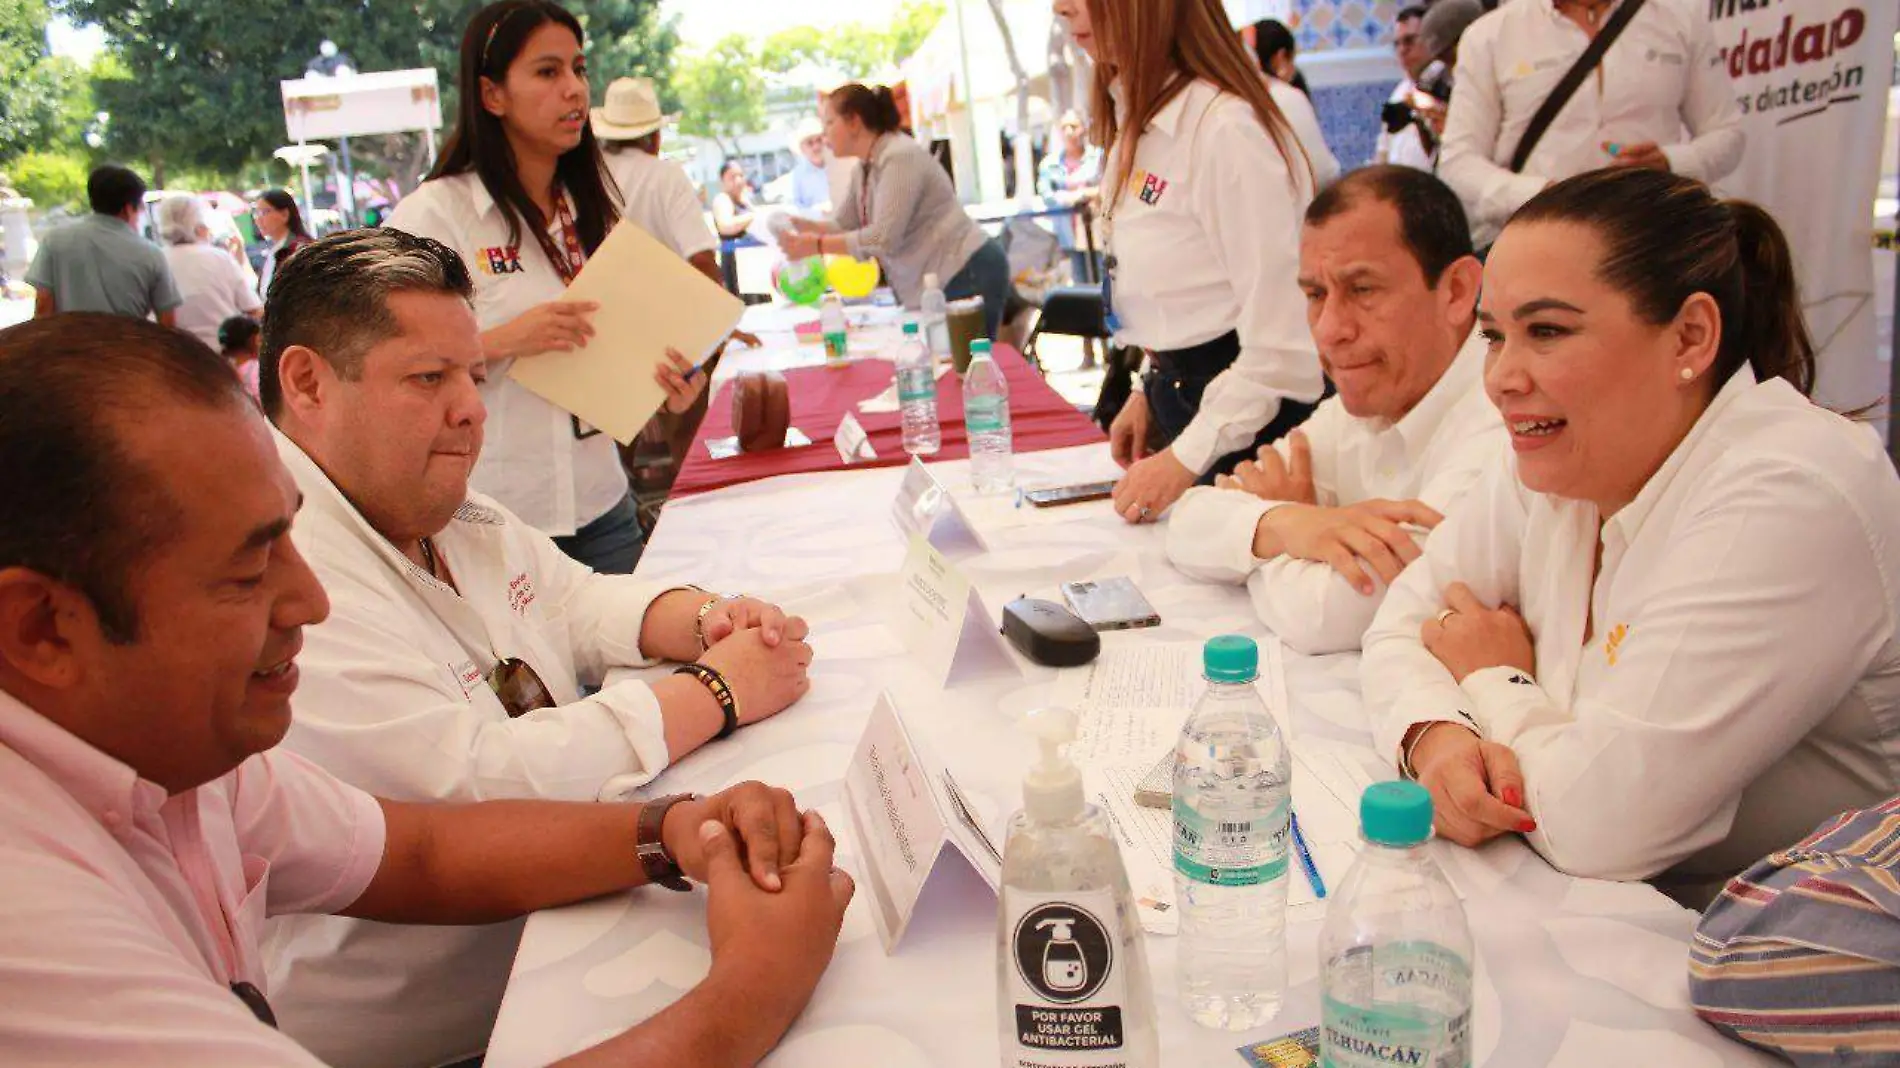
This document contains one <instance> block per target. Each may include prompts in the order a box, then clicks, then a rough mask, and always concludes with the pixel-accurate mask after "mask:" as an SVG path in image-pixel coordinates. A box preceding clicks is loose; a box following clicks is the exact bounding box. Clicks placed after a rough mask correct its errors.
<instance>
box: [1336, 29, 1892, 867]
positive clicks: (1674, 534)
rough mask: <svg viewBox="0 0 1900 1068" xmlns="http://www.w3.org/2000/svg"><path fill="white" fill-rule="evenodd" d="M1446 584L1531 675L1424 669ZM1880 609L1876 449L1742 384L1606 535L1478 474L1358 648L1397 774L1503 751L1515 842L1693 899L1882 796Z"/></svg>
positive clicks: (1778, 386) (1886, 509)
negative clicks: (1432, 745)
mask: <svg viewBox="0 0 1900 1068" xmlns="http://www.w3.org/2000/svg"><path fill="white" fill-rule="evenodd" d="M1519 2H1520V3H1522V2H1527V0H1519ZM1599 530H1600V533H1599ZM1599 552H1601V554H1602V564H1601V567H1600V569H1599V570H1598V572H1597V574H1596V575H1595V578H1594V580H1593V578H1592V565H1593V561H1594V560H1595V558H1596V556H1597V554H1598V553H1599ZM1453 582H1463V583H1465V584H1466V585H1468V586H1470V587H1471V589H1472V591H1473V592H1474V593H1475V594H1476V595H1477V597H1478V599H1479V600H1481V601H1483V602H1485V603H1486V604H1488V605H1492V606H1496V605H1498V604H1500V603H1508V604H1512V605H1515V606H1516V607H1517V609H1518V610H1519V611H1520V612H1522V613H1523V615H1524V621H1525V622H1526V623H1527V624H1529V626H1530V630H1531V634H1532V635H1533V637H1534V639H1535V646H1536V655H1537V664H1536V668H1537V670H1536V673H1535V676H1534V677H1532V676H1529V675H1526V674H1524V673H1521V672H1518V671H1514V670H1511V669H1509V668H1493V669H1490V670H1486V671H1480V672H1476V673H1474V674H1473V675H1471V676H1470V677H1468V678H1467V679H1465V681H1464V685H1463V686H1460V685H1459V684H1457V683H1456V682H1454V681H1453V680H1452V677H1451V675H1450V673H1449V672H1447V671H1446V670H1445V668H1444V666H1443V665H1441V664H1440V663H1439V662H1438V661H1437V660H1436V659H1435V658H1434V657H1433V656H1432V655H1431V654H1430V653H1429V652H1427V651H1426V650H1425V647H1424V645H1423V643H1422V642H1421V641H1420V638H1419V630H1420V628H1421V627H1422V626H1423V625H1424V623H1425V622H1426V621H1427V620H1430V619H1431V618H1432V617H1434V616H1435V615H1437V614H1438V612H1439V611H1440V610H1441V609H1442V608H1444V607H1445V603H1444V594H1443V591H1444V589H1445V587H1447V586H1449V585H1450V584H1451V583H1453ZM1897 605H1900V480H1896V478H1895V477H1894V470H1893V466H1892V464H1891V463H1890V462H1889V461H1888V459H1887V456H1886V453H1885V452H1884V451H1882V449H1881V445H1880V441H1879V439H1878V438H1877V437H1875V436H1874V435H1872V434H1870V433H1868V432H1867V430H1866V429H1865V428H1862V427H1857V426H1855V425H1853V424H1852V423H1849V422H1848V421H1846V420H1844V419H1842V418H1841V417H1839V416H1837V415H1834V414H1833V413H1831V412H1828V411H1826V410H1825V409H1823V408H1820V407H1818V406H1816V405H1814V404H1812V403H1810V402H1809V401H1808V400H1807V399H1806V398H1804V397H1802V396H1801V395H1800V394H1798V393H1796V392H1795V390H1794V389H1793V388H1791V387H1790V386H1789V385H1788V384H1787V383H1785V382H1783V381H1781V380H1779V379H1776V380H1774V381H1771V382H1766V383H1762V384H1759V385H1758V384H1756V383H1755V381H1754V377H1753V375H1752V373H1751V372H1750V371H1749V370H1747V369H1746V368H1744V369H1743V370H1742V371H1740V372H1739V373H1737V374H1736V376H1735V377H1734V378H1733V379H1731V380H1730V381H1729V383H1728V384H1727V385H1726V386H1724V387H1723V389H1722V390H1721V392H1720V393H1719V394H1718V395H1717V396H1716V399H1715V402H1714V404H1713V405H1712V406H1711V407H1710V408H1709V410H1708V411H1707V412H1705V413H1703V416H1702V418H1701V419H1700V420H1698V421H1697V423H1696V425H1695V427H1694V428H1693V429H1692V430H1691V431H1690V432H1689V435H1688V437H1686V438H1685V439H1684V440H1683V442H1682V444H1680V445H1679V446H1677V447H1676V450H1675V452H1673V453H1672V454H1670V456H1669V458H1668V460H1666V461H1665V462H1664V463H1663V465H1662V467H1661V468H1660V469H1659V470H1658V471H1657V472H1656V474H1655V475H1654V476H1652V477H1651V478H1650V480H1649V482H1648V484H1647V485H1645V486H1644V487H1643V489H1642V492H1640V493H1639V494H1638V495H1637V497H1636V499H1635V500H1634V501H1633V502H1631V503H1630V504H1629V505H1627V506H1626V507H1624V508H1623V509H1622V510H1621V511H1619V512H1617V513H1616V514H1615V515H1613V516H1610V517H1609V518H1608V519H1607V520H1601V521H1600V517H1599V516H1598V515H1597V511H1596V508H1595V506H1594V505H1591V504H1588V503H1585V502H1583V501H1576V500H1568V499H1565V498H1559V497H1552V496H1547V495H1544V494H1539V493H1533V492H1531V491H1530V490H1527V489H1525V488H1524V487H1523V485H1522V484H1521V483H1520V482H1519V481H1518V479H1517V464H1516V458H1515V457H1514V456H1513V455H1511V454H1510V453H1508V452H1505V453H1500V454H1499V459H1498V462H1497V463H1495V464H1493V465H1492V466H1491V467H1490V468H1489V469H1488V470H1487V471H1486V472H1485V474H1484V476H1483V478H1482V479H1481V480H1480V481H1479V483H1478V484H1477V486H1475V487H1474V488H1473V489H1472V491H1471V493H1470V494H1469V495H1467V496H1466V498H1465V502H1464V505H1463V506H1462V507H1461V508H1460V509H1459V510H1458V511H1457V512H1456V513H1455V514H1453V515H1452V517H1451V518H1450V519H1449V520H1447V521H1446V523H1445V524H1444V525H1442V526H1440V527H1439V528H1438V530H1437V532H1436V533H1434V534H1433V536H1432V538H1431V542H1430V544H1429V545H1427V547H1426V550H1425V555H1424V557H1423V558H1421V559H1420V560H1419V561H1417V562H1416V563H1414V564H1413V565H1412V566H1411V567H1410V568H1408V569H1407V570H1406V572H1405V574H1404V575H1403V576H1401V577H1400V579H1399V581H1398V582H1397V583H1396V584H1394V586H1393V588H1392V591H1391V593H1390V594H1388V595H1387V597H1386V601H1385V606H1384V607H1383V608H1382V609H1381V610H1380V612H1379V615H1378V618H1377V619H1376V620H1375V621H1374V623H1373V625H1372V629H1371V630H1370V631H1369V632H1368V633H1367V634H1366V655H1365V661H1364V665H1363V673H1364V684H1365V697H1366V706H1367V711H1368V712H1369V713H1370V715H1371V717H1372V722H1373V726H1374V729H1375V732H1376V734H1377V736H1378V742H1379V745H1380V747H1381V750H1382V751H1383V752H1384V753H1386V754H1387V755H1389V756H1392V757H1393V758H1394V759H1396V757H1397V754H1398V747H1399V741H1400V739H1402V738H1403V737H1404V735H1405V733H1406V731H1407V730H1408V729H1409V728H1411V727H1412V726H1413V725H1415V724H1418V723H1424V722H1430V721H1434V720H1446V721H1451V722H1462V723H1465V724H1467V725H1470V726H1473V727H1475V728H1476V729H1477V730H1479V731H1481V732H1482V733H1483V735H1484V736H1485V737H1486V738H1489V739H1491V740H1493V741H1496V742H1500V743H1503V744H1505V745H1508V746H1510V747H1511V748H1512V749H1514V750H1516V752H1517V756H1518V759H1519V760H1520V761H1521V762H1522V765H1523V770H1524V779H1525V783H1526V793H1525V797H1526V801H1527V807H1528V808H1529V810H1530V813H1531V815H1532V816H1533V817H1534V818H1535V819H1536V820H1537V830H1536V831H1535V832H1534V833H1532V834H1530V835H1529V836H1528V837H1529V840H1530V843H1531V845H1532V846H1533V847H1535V848H1536V849H1537V851H1538V852H1539V853H1542V854H1543V855H1544V857H1545V858H1546V859H1548V860H1549V861H1550V862H1551V864H1553V865H1554V866H1556V867H1557V868H1558V869H1560V870H1562V871H1565V872H1569V873H1570V874H1573V875H1579V876H1585V877H1590V878H1602V879H1648V878H1651V877H1655V876H1659V875H1664V874H1665V873H1667V875H1666V878H1665V879H1664V881H1665V882H1666V883H1669V884H1673V885H1677V886H1681V887H1685V888H1696V889H1694V890H1691V891H1689V894H1690V896H1707V895H1708V894H1711V893H1712V892H1713V891H1714V890H1716V889H1719V886H1720V880H1721V879H1722V878H1723V877H1725V876H1726V875H1730V874H1733V873H1735V872H1737V871H1739V870H1741V868H1743V867H1744V866H1746V865H1748V864H1750V863H1752V862H1754V861H1755V860H1757V859H1759V858H1760V857H1762V856H1765V855H1767V854H1768V853H1770V852H1772V851H1774V850H1777V849H1781V848H1784V847H1786V846H1787V845H1788V844H1789V843H1791V842H1794V841H1797V840H1799V839H1801V838H1803V837H1805V836H1806V835H1807V834H1808V832H1809V831H1811V830H1813V828H1814V826H1815V825H1816V824H1817V823H1819V822H1820V821H1822V820H1823V819H1825V818H1827V817H1828V816H1831V815H1833V814H1835V813H1837V812H1841V811H1844V810H1847V809H1853V808H1862V807H1865V806H1867V805H1869V804H1872V803H1874V802H1876V801H1880V800H1884V799H1885V798H1887V797H1889V796H1891V795H1892V794H1893V793H1895V792H1896V790H1900V641H1896V636H1895V614H1896V608H1897Z"/></svg>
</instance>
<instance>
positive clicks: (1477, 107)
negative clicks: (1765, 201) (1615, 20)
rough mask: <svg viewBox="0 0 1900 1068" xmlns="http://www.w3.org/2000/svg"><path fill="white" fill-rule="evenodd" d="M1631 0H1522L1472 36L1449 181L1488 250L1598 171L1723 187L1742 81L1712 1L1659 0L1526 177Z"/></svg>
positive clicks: (1444, 173) (1738, 157) (1445, 170)
mask: <svg viewBox="0 0 1900 1068" xmlns="http://www.w3.org/2000/svg"><path fill="white" fill-rule="evenodd" d="M1623 2H1626V0H1513V2H1511V3H1507V4H1504V5H1502V6H1500V7H1499V8H1498V9H1497V10H1495V11H1493V12H1491V13H1490V14H1488V15H1485V16H1484V17H1483V18H1481V19H1479V20H1477V21H1476V22H1475V23H1473V24H1472V26H1471V28H1470V29H1469V30H1467V31H1465V34H1464V36H1463V37H1462V38H1461V39H1460V41H1459V44H1458V69H1457V89H1456V91H1454V92H1453V93H1452V97H1451V112H1450V114H1449V116H1448V117H1447V119H1446V126H1445V140H1444V146H1443V148H1442V149H1441V152H1440V161H1439V171H1438V173H1439V176H1440V177H1442V178H1444V179H1445V181H1446V182H1448V183H1450V184H1451V187H1452V188H1453V189H1456V190H1457V191H1458V195H1459V196H1461V197H1463V198H1464V201H1465V211H1466V213H1467V214H1469V215H1470V216H1471V227H1472V242H1473V243H1474V244H1476V245H1477V246H1478V248H1480V249H1483V248H1487V247H1489V246H1490V244H1491V242H1492V241H1493V240H1495V239H1496V237H1497V233H1498V231H1499V230H1500V229H1501V228H1502V227H1503V226H1504V223H1505V220H1507V219H1509V218H1510V217H1511V213H1512V212H1514V211H1516V210H1517V209H1518V208H1519V207H1520V206H1521V205H1523V204H1524V202H1525V201H1528V200H1529V199H1530V198H1532V197H1534V196H1536V195H1537V194H1538V192H1539V191H1540V190H1542V189H1543V188H1544V187H1545V186H1547V185H1549V184H1550V183H1552V182H1554V181H1557V180H1558V179H1562V178H1568V177H1570V176H1572V175H1576V174H1582V173H1583V172H1585V171H1590V170H1595V169H1596V168H1598V167H1649V168H1654V169H1657V170H1666V171H1674V172H1676V173H1678V174H1682V175H1686V176H1688V177H1690V178H1698V179H1701V180H1702V181H1704V182H1716V181H1719V180H1721V179H1722V178H1723V177H1724V176H1726V175H1727V174H1728V173H1729V172H1730V171H1732V170H1734V169H1735V167H1736V165H1737V164H1739V163H1741V161H1742V150H1743V148H1744V147H1745V144H1744V135H1743V133H1742V128H1741V116H1740V115H1739V113H1738V112H1737V111H1736V108H1735V90H1734V85H1733V83H1731V82H1730V81H1729V76H1728V70H1727V68H1725V67H1724V66H1723V65H1722V64H1721V63H1720V62H1719V59H1720V51H1719V49H1718V48H1717V46H1716V44H1715V38H1714V36H1713V34H1712V32H1711V31H1710V29H1709V17H1708V10H1707V7H1708V5H1707V4H1705V3H1703V0H1648V2H1647V3H1646V4H1644V5H1643V8H1642V10H1641V11H1639V12H1638V13H1637V14H1636V17H1635V18H1634V19H1633V20H1632V21H1631V22H1630V24H1629V26H1628V28H1626V29H1625V30H1624V31H1623V35H1622V36H1621V37H1618V38H1617V39H1616V43H1615V44H1613V45H1611V46H1610V50H1609V51H1608V52H1607V53H1605V54H1604V56H1603V62H1602V63H1601V64H1599V65H1598V67H1597V69H1596V70H1595V71H1594V72H1592V73H1591V75H1590V77H1589V79H1588V80H1586V81H1585V82H1584V83H1583V85H1582V86H1580V87H1579V88H1578V89H1577V93H1576V95H1575V96H1573V97H1571V98H1570V102H1569V103H1567V104H1566V105H1564V109H1563V110H1562V111H1561V112H1559V113H1558V115H1557V119H1556V121H1555V122H1553V123H1552V124H1551V126H1550V129H1549V130H1548V131H1547V132H1546V133H1545V134H1544V136H1543V139H1542V140H1540V141H1539V142H1538V143H1537V148H1536V150H1535V151H1533V152H1532V153H1531V155H1530V159H1529V160H1527V161H1526V162H1525V165H1524V171H1523V173H1521V174H1514V173H1512V172H1511V170H1510V163H1511V157H1512V155H1513V154H1514V153H1515V152H1516V151H1517V146H1518V143H1519V142H1520V141H1521V140H1522V139H1523V135H1524V130H1525V127H1526V126H1528V125H1529V124H1530V121H1531V117H1532V116H1533V115H1535V114H1536V113H1537V110H1538V108H1539V107H1541V106H1542V105H1543V103H1544V99H1545V98H1546V97H1548V96H1549V95H1550V91H1551V90H1552V89H1553V88H1555V87H1556V84H1557V82H1558V81H1559V80H1560V79H1562V78H1563V76H1564V72H1565V71H1568V70H1569V69H1570V67H1571V65H1572V64H1573V63H1575V62H1576V60H1577V58H1578V57H1579V56H1581V55H1583V52H1584V49H1586V48H1587V47H1589V44H1590V42H1591V40H1593V39H1594V38H1595V37H1596V34H1597V31H1598V30H1599V29H1600V28H1601V27H1602V26H1603V24H1604V23H1605V22H1607V21H1609V18H1610V15H1611V13H1612V12H1614V11H1615V10H1616V9H1617V6H1618V5H1619V4H1620V3H1623Z"/></svg>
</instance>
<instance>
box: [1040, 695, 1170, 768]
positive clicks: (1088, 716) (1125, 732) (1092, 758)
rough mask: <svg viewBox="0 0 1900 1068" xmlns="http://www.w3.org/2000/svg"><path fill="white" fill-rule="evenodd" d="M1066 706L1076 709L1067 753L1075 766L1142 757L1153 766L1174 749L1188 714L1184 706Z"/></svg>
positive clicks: (1100, 764) (1134, 761)
mask: <svg viewBox="0 0 1900 1068" xmlns="http://www.w3.org/2000/svg"><path fill="white" fill-rule="evenodd" d="M1070 707H1073V708H1075V709H1076V719H1077V721H1078V722H1077V726H1076V735H1075V742H1074V743H1073V744H1071V745H1070V746H1069V755H1070V758H1071V759H1072V760H1074V761H1075V763H1076V765H1077V766H1079V767H1106V766H1109V765H1113V764H1125V763H1137V762H1139V761H1141V760H1142V759H1144V758H1145V759H1146V760H1147V761H1148V766H1149V767H1153V766H1154V763H1155V761H1157V760H1160V759H1161V757H1162V756H1163V755H1164V754H1166V753H1171V752H1173V751H1174V743H1175V741H1176V740H1177V739H1179V738H1180V737H1181V724H1183V723H1185V722H1187V716H1188V710H1187V709H1186V708H1118V707H1109V708H1095V707H1092V706H1086V705H1071V706H1070Z"/></svg>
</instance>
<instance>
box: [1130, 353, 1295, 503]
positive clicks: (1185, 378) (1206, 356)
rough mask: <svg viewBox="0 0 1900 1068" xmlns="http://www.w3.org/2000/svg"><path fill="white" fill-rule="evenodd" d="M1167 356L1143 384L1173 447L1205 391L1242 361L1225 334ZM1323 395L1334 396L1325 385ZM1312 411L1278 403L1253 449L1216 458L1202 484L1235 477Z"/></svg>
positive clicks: (1286, 402)
mask: <svg viewBox="0 0 1900 1068" xmlns="http://www.w3.org/2000/svg"><path fill="white" fill-rule="evenodd" d="M1170 355H1171V356H1172V357H1173V358H1172V359H1169V361H1168V364H1167V366H1165V367H1163V366H1156V367H1154V368H1153V369H1151V370H1150V371H1149V372H1148V375H1147V377H1146V378H1144V379H1143V380H1142V392H1143V393H1144V394H1145V395H1146V396H1147V398H1148V413H1149V415H1150V416H1151V417H1152V418H1153V419H1154V422H1155V426H1156V427H1158V428H1159V429H1160V431H1161V436H1162V439H1163V440H1165V441H1168V442H1170V443H1171V442H1173V441H1174V439H1175V438H1176V437H1179V436H1180V434H1181V431H1183V430H1186V429H1187V426H1188V424H1189V423H1191V422H1193V421H1194V417H1195V415H1197V414H1198V413H1199V412H1200V410H1201V394H1202V393H1204V392H1206V391H1207V387H1208V384H1209V383H1211V382H1212V381H1214V379H1216V378H1218V377H1219V376H1220V373H1221V372H1222V371H1225V370H1227V368H1229V367H1231V366H1232V365H1233V362H1234V360H1235V359H1237V358H1238V357H1239V356H1240V335H1239V334H1234V333H1229V334H1226V335H1224V336H1222V337H1218V338H1215V339H1214V340H1212V341H1210V342H1207V343H1206V344H1205V345H1198V346H1196V347H1195V348H1194V349H1191V350H1185V351H1183V352H1180V353H1174V354H1170ZM1160 362H1161V361H1160V359H1157V360H1156V363H1157V364H1158V365H1159V364H1160ZM1325 393H1326V395H1327V396H1330V395H1331V394H1332V383H1330V382H1329V383H1327V385H1326V390H1325ZM1322 399H1323V398H1322ZM1316 406H1317V405H1314V404H1307V403H1305V402H1302V401H1296V400H1294V399H1293V398H1291V397H1283V398H1281V400H1280V411H1279V413H1278V414H1276V415H1275V416H1274V417H1273V421H1272V422H1269V423H1268V424H1267V425H1266V426H1263V427H1261V428H1260V430H1259V431H1258V432H1257V433H1256V434H1254V439H1253V444H1251V445H1248V446H1247V447H1245V448H1242V449H1238V450H1236V451H1234V452H1230V453H1228V454H1227V455H1225V456H1220V457H1216V458H1215V460H1214V465H1213V466H1212V467H1209V468H1208V469H1207V472H1206V473H1205V474H1203V475H1202V476H1201V478H1200V484H1201V485H1203V486H1209V485H1213V483H1214V479H1215V478H1216V477H1217V476H1220V475H1230V474H1233V471H1234V468H1236V467H1238V466H1240V463H1241V461H1243V460H1251V459H1253V457H1254V454H1255V453H1257V452H1259V451H1260V447H1261V446H1262V445H1268V444H1271V443H1273V442H1275V441H1278V440H1280V439H1281V438H1283V437H1285V436H1286V435H1287V434H1288V433H1289V432H1290V431H1292V430H1294V429H1295V428H1297V427H1298V426H1299V425H1300V424H1301V423H1304V422H1306V421H1307V420H1308V419H1310V418H1311V417H1312V415H1313V409H1314V408H1315V407H1316Z"/></svg>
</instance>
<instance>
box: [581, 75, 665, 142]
mask: <svg viewBox="0 0 1900 1068" xmlns="http://www.w3.org/2000/svg"><path fill="white" fill-rule="evenodd" d="M592 118H593V124H594V136H595V137H598V138H600V139H601V140H603V141H637V140H639V139H640V138H642V137H645V136H646V135H648V134H650V133H652V132H653V131H655V130H657V129H659V128H660V127H662V126H664V125H666V124H667V123H668V122H671V121H672V120H673V119H675V118H678V116H676V115H662V114H661V113H660V97H659V94H658V93H655V92H654V91H653V79H651V78H615V79H614V81H613V84H612V85H609V86H608V87H607V102H606V104H605V105H603V106H601V107H597V108H595V109H594V110H593V115H592Z"/></svg>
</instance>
